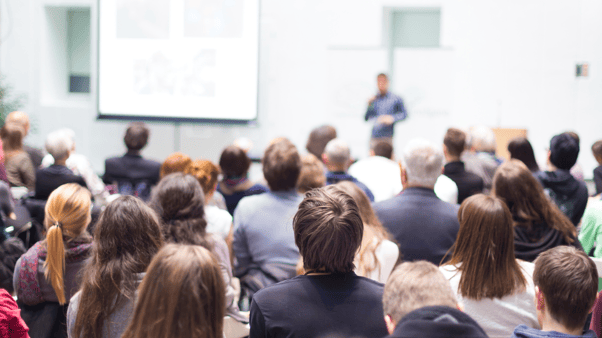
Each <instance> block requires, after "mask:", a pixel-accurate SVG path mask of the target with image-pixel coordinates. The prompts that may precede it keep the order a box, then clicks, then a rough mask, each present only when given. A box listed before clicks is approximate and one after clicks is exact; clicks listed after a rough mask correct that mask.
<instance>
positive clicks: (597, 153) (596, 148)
mask: <svg viewBox="0 0 602 338" xmlns="http://www.w3.org/2000/svg"><path fill="white" fill-rule="evenodd" d="M592 153H593V154H594V158H595V159H596V161H598V164H600V165H602V140H600V141H596V142H595V143H594V144H593V145H592Z"/></svg>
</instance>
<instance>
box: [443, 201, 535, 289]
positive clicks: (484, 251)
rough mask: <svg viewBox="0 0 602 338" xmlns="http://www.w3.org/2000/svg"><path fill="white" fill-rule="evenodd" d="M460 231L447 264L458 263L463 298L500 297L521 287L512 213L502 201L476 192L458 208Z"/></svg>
mask: <svg viewBox="0 0 602 338" xmlns="http://www.w3.org/2000/svg"><path fill="white" fill-rule="evenodd" d="M458 220H459V222H460V230H459V231H458V238H457V240H456V244H455V246H454V253H453V255H452V258H451V260H450V262H449V264H453V265H457V264H460V263H461V265H460V269H461V270H462V277H461V279H460V285H459V291H460V293H461V294H462V295H463V296H464V297H468V298H474V299H477V300H478V299H481V298H501V297H503V296H505V295H508V294H511V293H512V292H514V291H515V290H516V289H517V288H522V287H524V286H525V279H524V276H523V275H522V273H521V271H520V267H519V265H518V264H517V262H516V259H515V257H514V230H513V225H512V215H511V214H510V210H508V207H507V206H506V204H504V202H503V201H501V200H500V199H498V198H495V197H491V196H487V195H483V194H478V195H474V196H471V197H469V198H467V199H466V200H465V201H464V202H463V203H462V205H461V206H460V210H459V211H458Z"/></svg>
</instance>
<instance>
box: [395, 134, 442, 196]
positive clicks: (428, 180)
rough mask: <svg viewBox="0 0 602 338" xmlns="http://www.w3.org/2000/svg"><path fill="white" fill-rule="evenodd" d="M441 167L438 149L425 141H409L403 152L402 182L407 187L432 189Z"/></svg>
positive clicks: (440, 156)
mask: <svg viewBox="0 0 602 338" xmlns="http://www.w3.org/2000/svg"><path fill="white" fill-rule="evenodd" d="M442 167H443V154H442V152H441V150H440V149H437V148H436V147H435V146H434V145H433V144H432V143H430V142H429V141H427V140H423V139H414V140H411V141H410V142H409V143H408V145H407V146H406V147H405V149H404V151H403V169H402V174H401V175H402V181H405V184H406V185H407V186H409V187H411V186H414V187H424V188H430V189H433V188H434V187H435V182H437V178H438V177H439V175H441V169H442Z"/></svg>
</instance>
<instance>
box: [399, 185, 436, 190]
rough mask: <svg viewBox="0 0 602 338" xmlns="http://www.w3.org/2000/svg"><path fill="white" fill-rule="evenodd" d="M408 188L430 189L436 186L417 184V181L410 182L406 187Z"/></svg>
mask: <svg viewBox="0 0 602 338" xmlns="http://www.w3.org/2000/svg"><path fill="white" fill-rule="evenodd" d="M407 188H423V189H430V190H433V191H434V190H435V186H426V185H421V184H416V183H408V184H407V185H406V186H405V187H404V189H407Z"/></svg>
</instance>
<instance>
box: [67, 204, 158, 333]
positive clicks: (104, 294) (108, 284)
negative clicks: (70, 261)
mask: <svg viewBox="0 0 602 338" xmlns="http://www.w3.org/2000/svg"><path fill="white" fill-rule="evenodd" d="M162 245H163V236H162V234H161V227H160V225H159V219H158V217H157V215H156V214H155V212H154V211H153V210H152V209H151V208H149V207H148V206H147V205H146V204H144V202H142V201H141V200H140V199H138V198H136V197H132V196H122V197H119V198H118V199H116V200H115V201H113V202H111V203H110V204H109V205H108V206H107V207H106V209H105V210H104V211H103V213H102V215H101V216H100V219H99V220H98V223H97V224H96V227H95V229H94V245H93V247H92V258H91V259H90V261H89V262H88V264H87V265H86V267H85V269H84V274H83V276H84V277H83V281H82V288H81V297H80V302H79V306H78V310H77V317H76V319H75V326H74V328H73V336H74V337H92V338H94V337H102V336H103V325H104V324H105V322H106V320H107V318H109V316H110V315H111V314H112V313H113V312H115V311H116V310H117V309H118V308H119V307H121V306H122V305H123V304H124V303H125V302H126V301H127V300H130V301H132V299H133V298H134V295H135V292H136V288H137V286H138V276H137V275H136V274H138V273H142V272H145V271H146V268H147V267H148V265H149V264H150V262H151V260H152V258H153V256H154V255H155V254H156V253H157V252H158V251H159V249H161V246H162Z"/></svg>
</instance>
